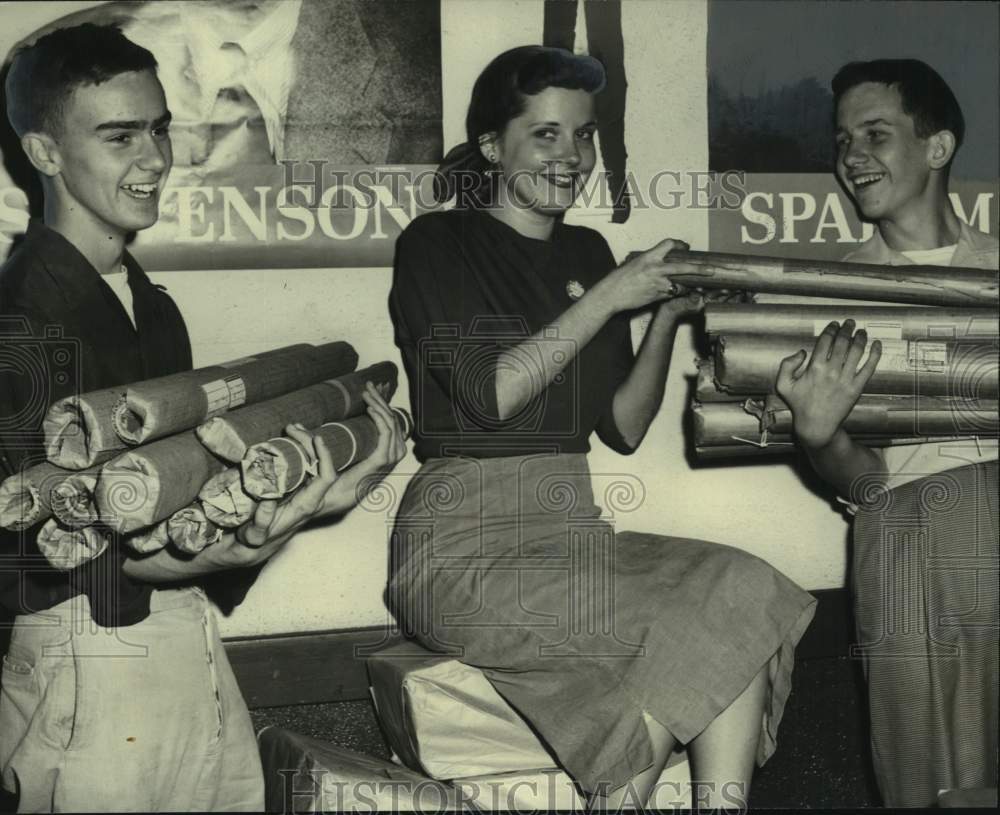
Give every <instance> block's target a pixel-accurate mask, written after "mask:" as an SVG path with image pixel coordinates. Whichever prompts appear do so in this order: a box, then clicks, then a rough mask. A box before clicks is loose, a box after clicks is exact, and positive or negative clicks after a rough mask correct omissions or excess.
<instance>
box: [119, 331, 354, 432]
mask: <svg viewBox="0 0 1000 815" xmlns="http://www.w3.org/2000/svg"><path fill="white" fill-rule="evenodd" d="M357 364H358V354H357V352H356V351H355V350H354V349H353V348H352V347H351V346H350V345H348V344H347V343H346V342H329V343H326V344H325V345H320V346H315V347H314V346H311V345H305V346H291V347H290V348H286V349H280V350H278V351H271V352H268V353H265V354H258V355H257V356H255V357H249V358H247V359H243V360H235V361H233V362H230V363H226V364H225V365H215V366H212V367H211V368H202V369H199V370H196V371H188V372H186V373H182V374H175V375H173V376H165V377H161V378H160V379H153V380H149V381H148V382H137V383H135V384H134V385H129V387H128V389H127V390H126V392H125V398H124V399H123V400H122V401H121V402H119V403H118V404H117V405H116V406H115V409H114V413H113V418H114V423H115V430H116V431H117V432H118V435H119V436H121V438H122V439H123V440H124V441H126V442H127V443H128V444H142V443H144V442H148V441H151V440H153V439H158V438H162V437H164V436H168V435H170V434H172V433H179V432H181V431H183V430H189V429H191V428H194V427H197V426H198V425H199V424H201V423H202V422H204V421H206V420H208V419H211V418H212V417H213V416H218V415H219V414H222V413H225V412H226V411H228V410H233V409H234V408H238V407H240V406H242V405H252V404H256V403H257V402H262V401H264V400H265V399H271V398H273V397H275V396H281V395H282V394H285V393H289V392H290V391H294V390H298V389H299V388H304V387H306V386H307V385H315V384H316V383H317V382H322V381H323V380H325V379H330V378H332V377H335V376H340V375H342V374H346V373H349V372H351V371H353V370H354V369H355V368H356V367H357Z"/></svg>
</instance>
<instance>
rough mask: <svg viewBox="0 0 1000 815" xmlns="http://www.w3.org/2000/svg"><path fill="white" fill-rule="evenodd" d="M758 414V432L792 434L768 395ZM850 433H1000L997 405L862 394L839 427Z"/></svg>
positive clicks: (785, 415) (782, 410) (781, 407)
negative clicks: (759, 415)
mask: <svg viewBox="0 0 1000 815" xmlns="http://www.w3.org/2000/svg"><path fill="white" fill-rule="evenodd" d="M763 408H764V409H763V411H762V414H761V429H766V430H769V431H773V432H776V433H791V432H792V411H791V409H790V408H789V407H788V406H787V405H786V404H785V403H784V402H783V401H782V400H781V399H780V398H778V397H777V396H775V395H773V394H772V395H769V396H768V397H767V399H766V400H765V402H764V406H763ZM843 428H844V430H846V431H847V432H848V433H851V434H866V435H879V436H911V437H922V436H950V435H970V434H975V435H978V436H996V435H998V431H1000V415H998V402H997V401H996V400H993V401H992V402H988V401H972V400H964V399H948V398H946V397H934V396H918V397H913V396H883V395H880V394H864V395H862V397H861V398H860V399H859V400H858V403H857V404H856V405H855V406H854V409H853V410H851V412H850V414H848V416H847V418H846V419H845V420H844V424H843Z"/></svg>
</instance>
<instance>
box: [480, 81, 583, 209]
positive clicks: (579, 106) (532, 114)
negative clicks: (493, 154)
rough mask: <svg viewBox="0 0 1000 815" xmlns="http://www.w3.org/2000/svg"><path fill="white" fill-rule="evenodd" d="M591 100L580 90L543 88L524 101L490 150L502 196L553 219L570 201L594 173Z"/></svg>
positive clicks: (507, 202) (509, 203) (508, 202)
mask: <svg viewBox="0 0 1000 815" xmlns="http://www.w3.org/2000/svg"><path fill="white" fill-rule="evenodd" d="M596 130H597V123H596V121H595V119H594V98H593V96H592V95H591V94H589V93H587V92H586V91H583V90H568V89H566V88H546V89H545V90H543V91H541V92H540V93H537V94H535V95H534V96H529V97H527V100H526V105H525V109H524V111H523V112H522V113H521V115H520V116H518V117H517V118H515V119H512V120H511V121H510V123H509V124H508V125H507V127H506V128H505V129H504V132H503V134H502V135H501V136H500V137H499V138H498V139H496V141H495V147H496V151H497V157H498V160H499V164H500V167H501V168H502V170H503V174H504V177H505V179H506V180H507V182H508V183H507V185H506V196H505V197H504V200H502V201H501V205H502V206H514V207H518V208H521V209H524V210H527V211H531V212H534V213H536V214H539V215H543V216H547V217H554V216H557V215H561V214H562V213H563V212H565V211H566V210H567V209H568V208H569V207H570V206H571V205H572V204H573V201H574V200H576V197H577V195H579V194H580V191H581V190H582V189H583V185H584V184H585V183H586V181H587V179H588V178H589V177H590V173H591V172H592V171H593V169H594V163H595V161H596V154H595V150H594V133H595V131H596Z"/></svg>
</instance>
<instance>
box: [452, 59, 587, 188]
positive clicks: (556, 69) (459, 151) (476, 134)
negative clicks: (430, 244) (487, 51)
mask: <svg viewBox="0 0 1000 815" xmlns="http://www.w3.org/2000/svg"><path fill="white" fill-rule="evenodd" d="M604 81H605V74H604V66H603V65H601V63H600V62H598V61H597V60H596V59H594V58H593V57H588V56H581V55H577V54H572V53H570V52H569V51H566V50H564V49H562V48H548V47H546V46H542V45H522V46H519V47H518V48H512V49H510V50H509V51H504V52H503V53H502V54H500V56H498V57H496V58H495V59H494V60H493V61H492V62H491V63H490V64H489V65H487V66H486V68H485V69H483V72H482V73H481V74H480V75H479V78H478V79H477V80H476V84H475V85H474V86H473V88H472V101H471V102H470V103H469V113H468V115H467V116H466V117H465V135H466V141H465V142H463V143H462V144H460V145H458V146H457V147H453V148H452V149H451V150H450V151H448V155H446V156H445V157H444V160H443V161H442V162H441V164H440V165H438V168H437V173H436V174H435V176H434V198H435V200H437V201H438V202H439V203H443V202H445V201H449V200H451V199H452V198H455V205H456V206H457V207H481V206H484V205H486V204H488V203H489V202H490V201H492V200H493V187H494V184H495V182H496V180H497V174H495V173H492V172H490V170H491V165H490V163H489V162H488V161H487V160H486V158H485V157H484V156H483V154H482V151H481V150H480V148H479V139H480V137H482V136H484V135H485V134H487V133H496V134H501V133H503V131H504V129H505V128H506V127H507V125H508V123H509V122H510V121H511V120H512V119H515V118H517V117H518V116H520V115H521V114H522V113H523V112H524V108H525V107H526V105H527V97H529V96H534V95H535V94H538V93H541V92H542V91H543V90H545V89H546V88H566V89H568V90H584V91H587V92H588V93H597V92H598V91H600V90H601V89H602V88H603V87H604Z"/></svg>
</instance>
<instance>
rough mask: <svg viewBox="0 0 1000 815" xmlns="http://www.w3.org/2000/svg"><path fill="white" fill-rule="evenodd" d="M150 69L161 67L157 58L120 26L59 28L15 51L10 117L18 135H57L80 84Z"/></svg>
mask: <svg viewBox="0 0 1000 815" xmlns="http://www.w3.org/2000/svg"><path fill="white" fill-rule="evenodd" d="M147 70H148V71H155V70H156V58H155V57H154V56H153V55H152V54H151V53H150V52H149V51H147V50H146V49H145V48H143V47H142V46H140V45H136V44H135V43H134V42H132V41H131V40H130V39H128V38H127V37H126V36H125V35H124V34H122V32H121V31H120V30H119V29H118V27H117V26H115V25H95V24H94V23H83V24H82V25H78V26H73V27H72V28H57V29H56V30H55V31H52V32H50V33H48V34H46V35H45V36H43V37H39V38H38V39H37V40H36V41H35V42H34V43H33V44H32V45H29V46H26V47H24V48H21V49H19V50H18V51H17V53H16V54H15V55H14V59H13V62H12V63H11V66H10V72H9V73H8V74H7V83H6V93H7V118H8V119H10V124H11V127H13V128H14V132H15V133H17V135H18V137H21V136H23V135H24V134H25V133H28V132H36V133H38V132H41V133H48V134H50V135H58V134H59V130H60V127H61V125H62V116H63V111H64V109H65V106H66V102H67V100H68V99H69V97H70V95H71V94H72V93H73V91H75V90H76V89H77V88H78V87H80V86H81V85H100V84H101V83H102V82H106V81H108V80H109V79H112V78H113V77H115V76H118V75H119V74H124V73H131V72H133V71H147Z"/></svg>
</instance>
